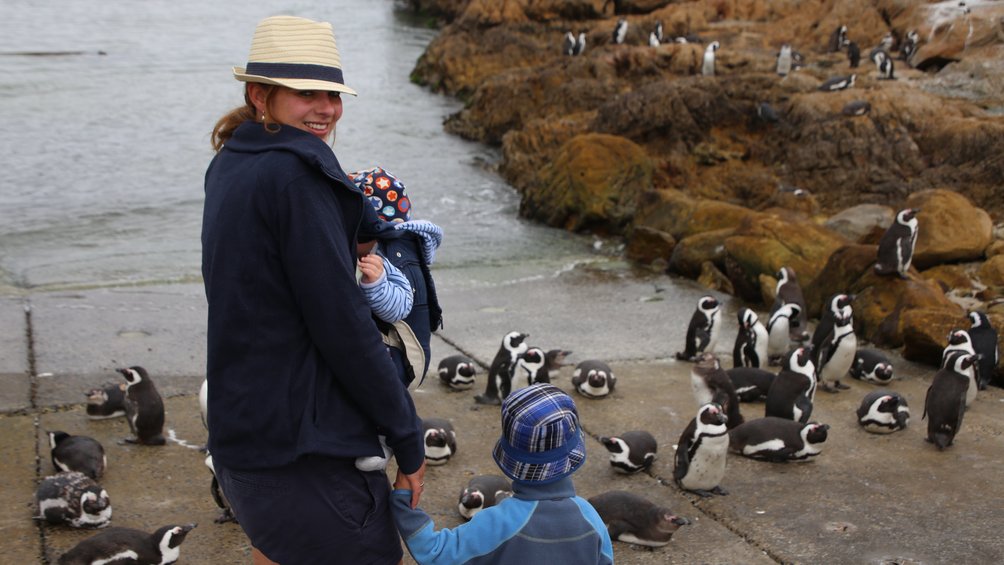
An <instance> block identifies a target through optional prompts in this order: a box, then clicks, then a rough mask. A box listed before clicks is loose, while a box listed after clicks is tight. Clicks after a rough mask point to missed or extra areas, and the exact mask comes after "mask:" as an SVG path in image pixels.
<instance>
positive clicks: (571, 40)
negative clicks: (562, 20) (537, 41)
mask: <svg viewBox="0 0 1004 565" xmlns="http://www.w3.org/2000/svg"><path fill="white" fill-rule="evenodd" d="M561 52H562V53H564V54H565V55H567V56H569V57H570V56H572V55H575V35H574V34H573V33H572V32H571V31H566V32H565V39H564V41H562V43H561Z"/></svg>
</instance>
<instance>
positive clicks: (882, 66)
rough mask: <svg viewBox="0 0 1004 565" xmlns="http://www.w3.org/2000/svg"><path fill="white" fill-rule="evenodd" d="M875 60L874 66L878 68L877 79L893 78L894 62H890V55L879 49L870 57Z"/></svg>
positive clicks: (894, 76) (894, 77)
mask: <svg viewBox="0 0 1004 565" xmlns="http://www.w3.org/2000/svg"><path fill="white" fill-rule="evenodd" d="M872 61H874V62H875V68H876V69H878V74H879V79H881V80H895V79H896V75H895V64H894V63H893V62H892V57H890V56H889V54H888V53H886V52H885V51H879V52H878V53H876V54H875V57H873V58H872Z"/></svg>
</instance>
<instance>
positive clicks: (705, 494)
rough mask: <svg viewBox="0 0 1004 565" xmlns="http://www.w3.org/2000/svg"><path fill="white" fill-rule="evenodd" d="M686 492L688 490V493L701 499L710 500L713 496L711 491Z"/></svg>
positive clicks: (694, 490) (692, 490)
mask: <svg viewBox="0 0 1004 565" xmlns="http://www.w3.org/2000/svg"><path fill="white" fill-rule="evenodd" d="M715 488H718V487H715ZM688 490H690V492H692V493H694V494H696V495H697V496H700V497H701V498H711V497H712V496H714V491H713V490H702V489H688Z"/></svg>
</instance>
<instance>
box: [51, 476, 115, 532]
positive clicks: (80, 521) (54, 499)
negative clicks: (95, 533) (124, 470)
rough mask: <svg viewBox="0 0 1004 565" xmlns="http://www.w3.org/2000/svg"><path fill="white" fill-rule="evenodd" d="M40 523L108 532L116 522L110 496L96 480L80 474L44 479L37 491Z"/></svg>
mask: <svg viewBox="0 0 1004 565" xmlns="http://www.w3.org/2000/svg"><path fill="white" fill-rule="evenodd" d="M35 503H36V505H37V507H38V515H37V516H35V519H36V520H44V521H46V522H48V523H49V524H66V525H68V526H70V527H73V528H104V527H105V526H107V525H108V523H109V522H110V521H111V519H112V504H111V501H110V500H109V498H108V492H107V491H105V489H103V488H101V486H100V485H98V483H96V482H94V479H92V478H90V477H88V476H87V475H85V474H83V473H80V472H77V471H63V472H62V473H57V474H55V475H52V476H49V477H46V478H44V479H42V482H41V483H39V485H38V489H36V490H35Z"/></svg>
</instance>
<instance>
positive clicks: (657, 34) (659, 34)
mask: <svg viewBox="0 0 1004 565" xmlns="http://www.w3.org/2000/svg"><path fill="white" fill-rule="evenodd" d="M652 33H654V34H655V38H656V39H658V40H659V43H662V39H663V37H664V36H663V35H662V20H659V21H657V22H655V31H653V32H652Z"/></svg>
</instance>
